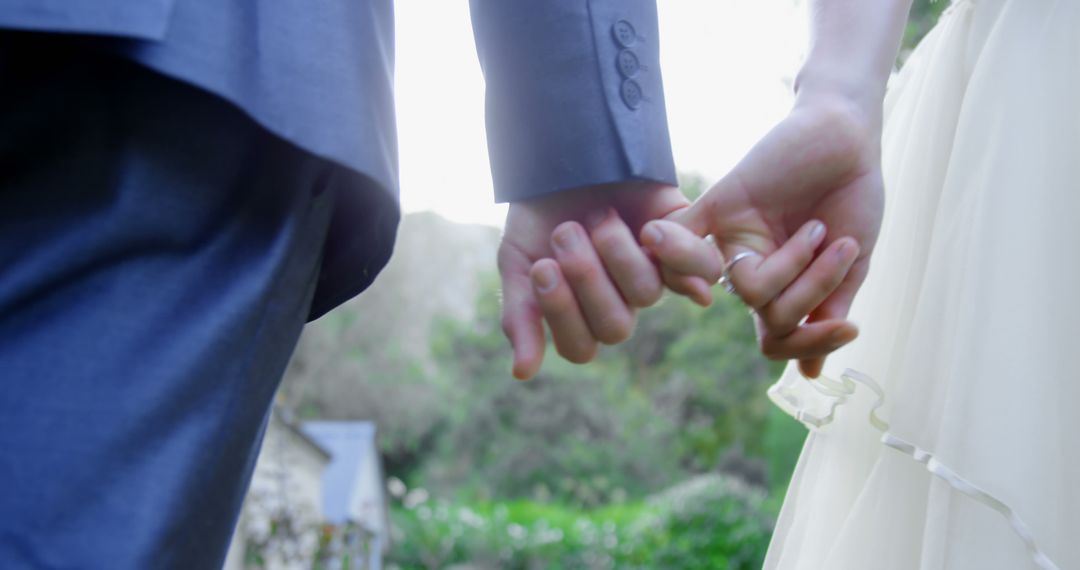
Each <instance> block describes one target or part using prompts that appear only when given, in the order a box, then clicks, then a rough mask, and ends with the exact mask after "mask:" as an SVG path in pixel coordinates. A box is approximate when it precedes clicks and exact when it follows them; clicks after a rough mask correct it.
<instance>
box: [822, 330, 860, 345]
mask: <svg viewBox="0 0 1080 570" xmlns="http://www.w3.org/2000/svg"><path fill="white" fill-rule="evenodd" d="M858 336H859V331H858V330H857V329H854V328H847V327H845V328H841V329H839V330H837V331H835V332H833V333H832V334H831V335H829V340H831V341H832V344H833V346H835V347H837V348H839V347H841V346H844V345H845V344H847V343H849V342H851V341H853V340H855V338H856V337H858Z"/></svg>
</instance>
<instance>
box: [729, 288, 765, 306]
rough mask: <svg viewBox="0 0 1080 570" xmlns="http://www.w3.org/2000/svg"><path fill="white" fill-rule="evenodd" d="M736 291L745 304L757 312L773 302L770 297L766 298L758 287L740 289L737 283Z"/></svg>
mask: <svg viewBox="0 0 1080 570" xmlns="http://www.w3.org/2000/svg"><path fill="white" fill-rule="evenodd" d="M735 291H736V292H737V293H738V294H739V297H742V300H743V302H745V303H746V304H747V305H749V306H750V307H752V308H754V309H755V310H760V309H761V308H762V307H764V306H765V305H767V304H768V303H769V301H770V300H771V299H770V298H769V297H767V296H766V294H765V293H764V292H763V291H761V290H760V289H758V288H757V287H753V286H746V287H740V286H739V285H738V284H737V283H736V284H735Z"/></svg>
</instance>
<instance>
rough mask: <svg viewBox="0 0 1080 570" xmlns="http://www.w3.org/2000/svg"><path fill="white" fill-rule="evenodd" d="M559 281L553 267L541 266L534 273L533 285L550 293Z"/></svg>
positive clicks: (540, 290) (541, 290)
mask: <svg viewBox="0 0 1080 570" xmlns="http://www.w3.org/2000/svg"><path fill="white" fill-rule="evenodd" d="M558 283H559V278H558V277H557V276H556V275H555V269H553V268H551V267H540V268H538V269H537V270H536V272H535V273H533V285H535V286H536V290H537V291H539V292H541V293H550V292H551V290H552V289H555V285H557V284H558Z"/></svg>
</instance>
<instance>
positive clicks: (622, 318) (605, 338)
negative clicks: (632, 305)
mask: <svg viewBox="0 0 1080 570" xmlns="http://www.w3.org/2000/svg"><path fill="white" fill-rule="evenodd" d="M634 324H635V319H634V318H633V317H632V316H630V315H610V316H607V317H605V318H604V319H603V320H602V321H601V322H600V323H599V326H597V330H596V338H597V339H598V340H599V341H600V342H602V343H604V344H618V343H620V342H622V341H624V340H626V339H628V338H630V335H631V334H633V332H634Z"/></svg>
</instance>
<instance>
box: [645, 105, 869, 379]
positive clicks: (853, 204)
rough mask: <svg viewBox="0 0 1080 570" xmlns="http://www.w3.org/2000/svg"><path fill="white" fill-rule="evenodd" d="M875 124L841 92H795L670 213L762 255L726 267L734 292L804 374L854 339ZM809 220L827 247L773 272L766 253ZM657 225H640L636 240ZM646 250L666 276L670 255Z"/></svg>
mask: <svg viewBox="0 0 1080 570" xmlns="http://www.w3.org/2000/svg"><path fill="white" fill-rule="evenodd" d="M877 124H878V122H876V120H875V117H873V116H864V115H862V114H860V112H859V111H858V109H857V108H856V107H855V106H851V105H847V104H845V103H844V102H843V101H842V100H831V99H819V100H814V99H812V98H810V97H800V100H799V101H797V103H796V106H795V108H794V109H793V111H792V112H791V114H790V115H789V116H788V117H787V118H786V119H785V120H784V121H782V122H781V123H780V124H779V125H777V126H776V127H775V128H774V129H773V130H772V131H770V132H769V133H768V134H767V135H766V136H765V137H764V138H763V139H762V140H761V141H760V142H758V144H757V145H756V146H755V147H754V148H753V149H752V150H751V151H750V153H749V154H748V155H747V156H746V157H745V158H744V159H743V160H742V161H741V162H740V163H739V164H738V165H737V166H736V167H735V168H734V169H733V170H732V172H731V173H730V174H729V175H728V176H726V177H724V178H723V179H722V180H721V181H720V182H718V183H717V184H716V185H715V186H714V187H713V188H711V189H710V190H709V191H708V192H707V193H706V194H705V195H704V196H702V197H701V198H700V199H699V200H698V201H697V202H695V203H694V204H693V205H692V206H691V207H690V208H688V209H684V210H679V211H677V212H673V213H672V215H670V216H668V219H669V220H674V221H678V222H679V223H681V224H684V225H686V226H687V227H689V228H690V229H691V230H692V231H693V232H694V233H695V234H697V235H706V234H712V235H713V236H714V238H715V239H716V241H717V243H718V244H719V245H720V246H721V249H722V251H723V254H724V257H725V258H726V259H732V258H733V257H734V256H735V255H737V254H739V253H741V252H746V251H749V252H755V253H758V254H760V255H757V256H751V257H749V258H745V259H744V260H743V261H741V262H739V263H738V264H736V265H735V267H734V268H733V270H732V276H733V283H734V285H735V287H736V291H737V292H738V294H739V295H740V296H741V297H742V298H743V300H744V301H746V303H747V304H748V305H750V306H751V307H752V308H753V309H754V312H755V315H756V320H757V324H758V336H759V340H760V342H761V347H762V351H763V352H764V353H765V354H766V355H767V356H770V357H772V358H799V359H800V363H799V364H800V367H801V369H802V371H803V373H804V374H806V375H807V376H809V377H816V376H818V375H819V374H820V373H821V368H822V366H823V364H824V355H825V354H827V353H828V352H831V351H832V350H835V349H836V348H838V347H839V346H841V345H842V344H846V343H847V342H849V341H850V340H852V339H853V338H854V334H855V331H854V330H853V328H852V327H850V325H847V326H844V325H845V324H846V322H845V321H844V319H845V317H846V316H847V313H848V310H849V309H850V307H851V302H852V300H853V299H854V297H855V293H856V291H857V290H858V289H859V286H860V285H861V284H862V282H863V280H864V279H865V278H866V274H867V271H868V269H869V262H870V254H871V252H872V251H873V248H874V243H875V241H876V240H877V235H878V231H879V229H880V226H881V217H882V209H883V205H884V193H883V183H882V178H881V161H880V127H878V126H876V125H877ZM810 220H820V221H822V222H824V223H825V227H826V228H828V233H827V237H826V239H825V240H824V241H823V243H828V244H829V245H828V246H827V247H826V248H824V249H823V250H822V251H820V252H819V253H818V255H817V258H816V259H815V261H814V262H813V264H812V265H811V266H810V267H809V268H808V269H807V270H806V272H805V273H803V275H801V276H799V278H798V279H797V280H793V279H792V277H793V276H792V275H790V274H785V273H784V272H782V271H777V270H775V268H776V267H779V266H780V265H781V264H773V265H772V266H770V260H771V259H773V257H772V256H771V254H772V253H773V252H775V251H777V250H778V249H779V248H780V247H781V246H782V245H783V244H784V243H785V242H786V241H787V240H788V239H789V238H791V237H792V236H793V235H795V233H796V232H797V231H798V230H799V228H800V227H802V226H803V225H804V224H806V223H807V222H808V221H810ZM663 224H664V222H653V223H652V224H649V225H647V226H646V227H645V228H644V230H643V232H642V242H643V243H645V244H646V245H648V244H649V243H650V241H649V240H650V235H651V234H652V230H653V229H655V228H663V227H664V226H663ZM652 249H653V250H654V253H655V255H656V256H657V258H658V259H659V260H660V261H661V262H662V263H664V264H665V265H666V266H667V267H668V270H667V273H665V275H672V274H673V273H672V271H671V267H672V266H673V265H674V266H675V267H679V266H680V265H679V264H678V263H673V261H672V260H674V259H677V257H676V256H677V254H676V253H669V252H665V251H663V248H661V247H654V248H652ZM683 266H684V267H685V268H686V270H687V271H688V272H691V270H693V269H694V268H693V265H691V264H685V265H683ZM665 280H666V281H668V282H669V283H670V282H671V280H672V279H671V278H670V277H668V278H666V279H665ZM807 314H809V319H808V320H807V321H806V322H805V323H804V324H801V325H800V323H801V321H802V319H803V317H804V316H806V315H807Z"/></svg>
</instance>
